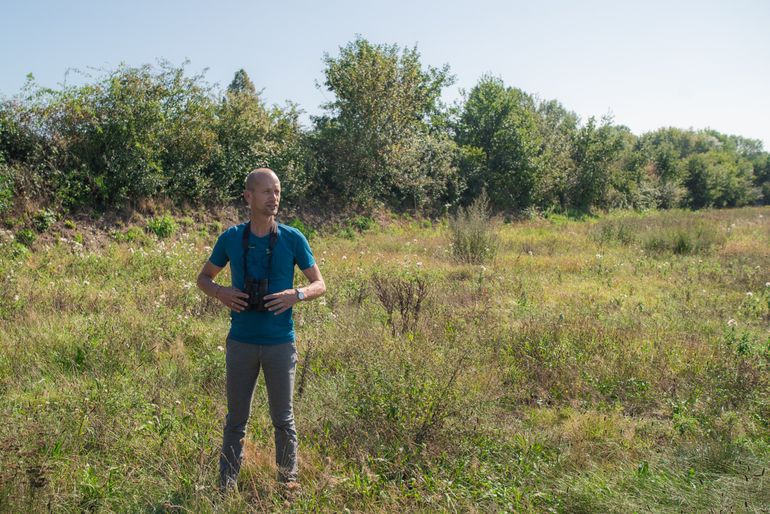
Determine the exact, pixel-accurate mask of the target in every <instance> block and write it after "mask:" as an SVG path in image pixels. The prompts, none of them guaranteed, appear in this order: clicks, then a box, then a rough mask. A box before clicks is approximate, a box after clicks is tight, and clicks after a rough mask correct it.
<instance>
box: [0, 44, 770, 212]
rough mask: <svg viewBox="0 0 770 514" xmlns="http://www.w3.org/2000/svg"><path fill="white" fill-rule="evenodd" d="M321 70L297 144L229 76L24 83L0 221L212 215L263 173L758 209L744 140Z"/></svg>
mask: <svg viewBox="0 0 770 514" xmlns="http://www.w3.org/2000/svg"><path fill="white" fill-rule="evenodd" d="M324 65H325V68H324V77H325V79H324V82H323V86H324V87H325V88H326V89H327V90H328V91H329V92H330V93H331V96H332V97H333V100H332V101H331V102H329V103H328V104H325V105H323V106H322V108H323V114H322V115H320V116H316V117H312V123H311V126H310V127H303V126H302V125H301V124H300V121H299V114H300V110H299V108H298V106H297V105H295V104H291V103H290V104H288V105H286V106H272V107H270V106H267V105H266V104H265V102H264V101H263V100H262V98H261V97H260V94H259V92H258V91H257V90H256V89H255V87H254V85H253V83H252V82H251V80H250V79H249V77H248V76H247V74H246V73H245V72H244V71H243V70H241V71H238V72H237V73H236V74H235V77H234V79H233V81H232V83H231V84H230V85H229V86H228V87H227V89H226V90H225V91H219V90H217V89H216V88H214V87H213V86H211V85H209V84H208V83H207V82H206V80H205V78H204V77H203V76H202V75H194V76H189V75H188V74H186V72H185V69H184V66H182V67H176V66H173V65H171V64H169V63H161V64H160V65H158V66H156V67H153V66H149V65H146V66H142V67H138V68H137V67H129V66H121V67H119V68H117V69H115V70H112V71H108V72H104V73H103V74H102V76H99V77H96V78H94V79H93V80H92V81H91V82H90V83H88V84H86V85H82V86H62V87H60V88H58V89H47V88H41V87H39V86H37V85H36V84H35V83H34V81H33V80H32V79H30V80H29V81H28V83H27V85H26V86H25V88H24V89H23V91H22V92H21V93H20V94H18V95H16V96H15V97H14V98H12V99H6V100H3V101H2V103H1V104H0V216H3V215H4V214H7V213H9V212H12V211H13V210H14V209H19V208H23V206H25V205H37V206H39V205H46V206H48V207H49V208H52V209H64V210H73V209H80V208H95V209H114V208H123V207H126V206H128V207H136V206H137V205H138V204H139V203H140V202H142V201H144V200H146V199H158V198H160V199H168V200H170V201H173V202H175V203H178V204H188V205H221V204H223V203H228V202H232V201H235V200H237V199H238V198H239V196H240V194H241V191H242V181H243V177H244V176H245V174H246V173H247V172H248V171H249V170H251V169H253V168H255V167H257V166H269V167H271V168H273V169H275V170H276V171H278V173H279V175H280V177H281V180H282V182H283V185H284V201H285V202H287V203H289V204H291V205H294V206H317V207H323V206H326V205H330V204H331V205H334V206H336V208H338V207H339V206H345V207H346V208H358V209H366V208H370V207H371V206H373V205H376V204H379V205H385V206H387V207H388V208H391V209H395V210H400V211H403V210H408V211H415V212H421V213H428V214H430V213H438V212H442V211H445V210H447V209H452V208H454V207H456V206H458V205H465V204H468V203H469V202H470V201H471V200H472V199H473V198H475V197H476V196H478V195H479V194H480V193H481V192H482V191H483V190H486V191H487V193H488V196H489V199H490V202H491V205H492V206H493V208H495V209H496V210H498V211H506V212H513V211H521V210H525V209H537V210H542V211H560V212H564V211H569V210H575V211H587V210H589V209H591V208H602V209H605V208H634V209H645V208H670V207H690V208H702V207H712V206H713V207H733V206H741V205H747V204H754V203H770V154H768V153H767V152H764V151H763V149H762V144H761V142H760V141H758V140H752V139H746V138H743V137H740V136H732V135H725V134H721V133H719V132H717V131H714V130H701V131H693V130H682V129H677V128H662V129H659V130H657V131H654V132H649V133H646V134H643V135H641V136H637V135H634V134H633V133H631V131H630V130H629V129H628V128H627V127H624V126H622V125H616V124H614V123H613V121H612V120H611V119H601V120H597V119H595V118H589V119H588V120H586V121H581V120H580V119H579V118H578V116H577V115H576V114H575V113H574V112H571V111H569V110H568V109H567V108H565V107H564V106H563V105H562V104H560V103H559V102H558V101H556V100H541V99H539V98H537V97H535V96H533V95H530V94H528V93H526V92H524V91H522V90H520V89H517V88H515V87H511V86H508V85H506V84H505V83H503V81H502V80H500V79H499V78H495V77H492V76H484V77H482V78H481V79H480V80H479V81H478V83H477V84H476V85H475V86H474V87H473V88H472V89H471V90H470V91H468V92H467V93H466V94H465V96H464V99H463V101H462V102H460V103H459V104H458V105H454V106H446V105H444V104H442V102H441V101H440V97H441V93H442V91H443V90H444V89H445V88H446V87H448V86H450V85H451V84H452V83H453V80H454V78H453V77H452V75H451V74H450V72H449V68H448V66H444V67H442V68H434V67H431V66H424V65H423V64H422V63H421V62H420V56H419V53H418V52H417V50H416V48H411V49H409V48H406V49H401V48H399V47H398V46H396V45H377V44H372V43H370V42H369V41H367V40H365V39H362V38H358V39H356V40H355V41H352V42H350V43H348V44H347V45H346V46H345V47H342V48H340V51H339V53H338V55H326V56H325V57H324ZM332 202H333V203H332ZM20 206H21V207H20Z"/></svg>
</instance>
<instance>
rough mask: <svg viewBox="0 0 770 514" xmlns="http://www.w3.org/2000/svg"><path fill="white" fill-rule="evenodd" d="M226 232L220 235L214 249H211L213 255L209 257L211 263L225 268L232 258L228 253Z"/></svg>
mask: <svg viewBox="0 0 770 514" xmlns="http://www.w3.org/2000/svg"><path fill="white" fill-rule="evenodd" d="M226 234H227V232H223V233H222V234H221V235H220V236H219V238H218V239H217V242H216V244H215V245H214V249H213V250H211V257H209V262H211V264H213V265H214V266H219V267H220V268H224V267H225V265H226V264H227V263H228V261H229V260H230V257H228V255H227V246H226V241H225V239H226V238H225V235H226Z"/></svg>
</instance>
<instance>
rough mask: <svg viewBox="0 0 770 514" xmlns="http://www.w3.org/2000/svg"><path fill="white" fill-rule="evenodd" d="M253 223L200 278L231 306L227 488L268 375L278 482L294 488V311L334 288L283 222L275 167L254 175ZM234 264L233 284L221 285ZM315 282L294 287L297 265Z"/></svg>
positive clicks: (220, 245) (222, 477) (248, 195)
mask: <svg viewBox="0 0 770 514" xmlns="http://www.w3.org/2000/svg"><path fill="white" fill-rule="evenodd" d="M243 196H244V198H245V199H246V203H247V204H248V206H249V209H250V215H249V221H248V222H247V223H242V224H240V225H236V226H234V227H230V228H229V229H227V230H226V231H225V232H223V233H222V234H221V235H220V236H219V239H217V242H216V245H215V246H214V249H213V250H212V252H211V256H210V257H209V260H208V262H206V263H205V264H204V265H203V269H202V270H201V272H200V274H199V275H198V287H199V288H200V289H201V290H203V292H204V293H206V294H207V295H208V296H211V297H214V298H216V299H217V300H219V301H220V302H221V303H222V304H223V305H224V306H226V307H227V308H229V309H230V318H231V322H230V332H229V334H228V336H227V343H226V345H227V354H226V358H225V360H226V366H227V417H226V419H225V427H224V435H223V441H222V452H221V454H220V459H219V484H220V487H221V488H222V490H227V489H229V488H231V487H234V486H235V483H236V479H237V477H238V472H239V470H240V466H241V459H242V454H243V439H244V437H245V436H246V424H247V422H248V419H249V414H250V410H251V399H252V395H253V393H254V387H255V385H256V382H257V377H258V376H259V370H260V367H261V368H262V370H263V371H264V376H265V385H266V388H267V397H268V403H269V405H270V418H271V419H272V422H273V427H274V428H275V450H276V455H275V461H276V464H277V466H278V478H279V480H280V481H281V482H282V483H283V484H285V485H286V487H287V488H288V490H290V491H291V490H295V489H296V488H297V487H298V484H297V433H296V430H295V427H294V410H293V405H292V398H293V393H294V368H295V365H296V363H297V347H296V344H295V342H294V322H293V320H292V307H293V306H294V305H295V304H296V303H297V302H300V301H307V300H312V299H313V298H317V297H319V296H321V295H322V294H324V292H325V291H326V285H325V284H324V281H323V278H322V277H321V271H320V270H319V269H318V265H317V264H316V263H315V260H314V259H313V253H312V252H311V250H310V246H309V245H308V242H307V239H305V236H303V235H302V233H301V232H300V231H298V230H296V229H294V228H292V227H288V226H286V225H283V224H280V223H276V221H275V215H276V213H277V212H278V204H279V203H280V200H281V182H280V181H279V180H278V176H277V175H276V174H275V173H274V172H273V171H272V170H270V169H267V168H259V169H256V170H254V171H252V172H251V173H249V175H248V176H247V177H246V182H245V191H244V193H243ZM228 262H229V263H230V272H231V275H232V287H224V286H221V285H219V284H216V283H215V282H214V278H215V277H216V276H217V274H218V273H219V272H220V271H222V268H224V266H225V265H227V263H228ZM295 264H296V265H298V266H299V269H300V270H302V273H304V275H305V276H306V277H307V279H308V280H309V281H310V285H308V286H306V287H302V288H296V289H295V288H294V265H295Z"/></svg>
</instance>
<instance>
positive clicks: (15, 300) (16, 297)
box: [13, 294, 19, 302]
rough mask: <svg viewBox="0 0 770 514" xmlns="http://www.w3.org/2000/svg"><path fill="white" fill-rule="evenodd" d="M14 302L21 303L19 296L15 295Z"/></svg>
mask: <svg viewBox="0 0 770 514" xmlns="http://www.w3.org/2000/svg"><path fill="white" fill-rule="evenodd" d="M13 301H14V302H18V301H19V295H17V294H15V295H13Z"/></svg>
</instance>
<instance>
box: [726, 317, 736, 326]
mask: <svg viewBox="0 0 770 514" xmlns="http://www.w3.org/2000/svg"><path fill="white" fill-rule="evenodd" d="M737 324H738V322H737V321H735V320H734V319H730V320H729V321H728V322H727V326H728V327H734V326H735V325H737Z"/></svg>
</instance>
